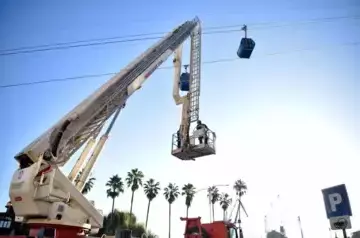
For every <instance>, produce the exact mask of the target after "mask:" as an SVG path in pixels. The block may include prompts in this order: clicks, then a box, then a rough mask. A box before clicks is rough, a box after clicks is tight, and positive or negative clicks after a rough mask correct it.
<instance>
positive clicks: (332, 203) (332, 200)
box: [329, 193, 342, 212]
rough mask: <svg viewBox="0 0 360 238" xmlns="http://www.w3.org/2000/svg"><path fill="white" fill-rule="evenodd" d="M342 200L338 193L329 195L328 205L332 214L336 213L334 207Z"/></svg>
mask: <svg viewBox="0 0 360 238" xmlns="http://www.w3.org/2000/svg"><path fill="white" fill-rule="evenodd" d="M341 202H342V198H341V194H340V193H332V194H329V203H330V208H331V211H332V212H336V205H339V204H341Z"/></svg>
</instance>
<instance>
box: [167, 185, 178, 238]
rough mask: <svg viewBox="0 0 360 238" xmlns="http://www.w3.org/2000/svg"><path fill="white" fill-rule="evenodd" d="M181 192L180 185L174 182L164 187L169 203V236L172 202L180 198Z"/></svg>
mask: <svg viewBox="0 0 360 238" xmlns="http://www.w3.org/2000/svg"><path fill="white" fill-rule="evenodd" d="M179 194H180V192H179V187H178V186H177V185H176V184H174V183H169V185H168V186H167V187H166V188H165V189H164V196H165V199H166V200H167V201H168V203H169V238H170V237H171V204H173V202H174V201H175V200H176V199H177V198H178V196H179Z"/></svg>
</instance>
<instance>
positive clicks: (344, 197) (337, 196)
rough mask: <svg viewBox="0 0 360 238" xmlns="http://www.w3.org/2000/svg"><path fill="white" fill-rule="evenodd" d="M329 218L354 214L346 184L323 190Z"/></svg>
mask: <svg viewBox="0 0 360 238" xmlns="http://www.w3.org/2000/svg"><path fill="white" fill-rule="evenodd" d="M322 194H323V197H324V203H325V209H326V216H327V218H331V217H339V216H352V212H351V207H350V201H349V196H348V194H347V191H346V187H345V184H341V185H337V186H334V187H330V188H325V189H323V190H322Z"/></svg>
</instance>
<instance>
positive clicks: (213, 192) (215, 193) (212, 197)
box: [208, 186, 220, 221]
mask: <svg viewBox="0 0 360 238" xmlns="http://www.w3.org/2000/svg"><path fill="white" fill-rule="evenodd" d="M208 197H209V201H210V203H211V204H210V206H211V210H212V219H213V221H214V220H215V208H214V207H215V206H214V205H215V203H216V202H217V201H219V199H220V193H219V189H218V188H217V187H216V186H211V187H209V188H208Z"/></svg>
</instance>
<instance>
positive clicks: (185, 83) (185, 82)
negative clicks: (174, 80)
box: [180, 73, 190, 91]
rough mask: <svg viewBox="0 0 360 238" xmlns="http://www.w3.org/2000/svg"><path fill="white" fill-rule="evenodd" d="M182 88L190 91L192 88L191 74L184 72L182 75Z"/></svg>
mask: <svg viewBox="0 0 360 238" xmlns="http://www.w3.org/2000/svg"><path fill="white" fill-rule="evenodd" d="M180 90H181V91H189V90H190V74H189V73H182V74H181V76H180Z"/></svg>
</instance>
